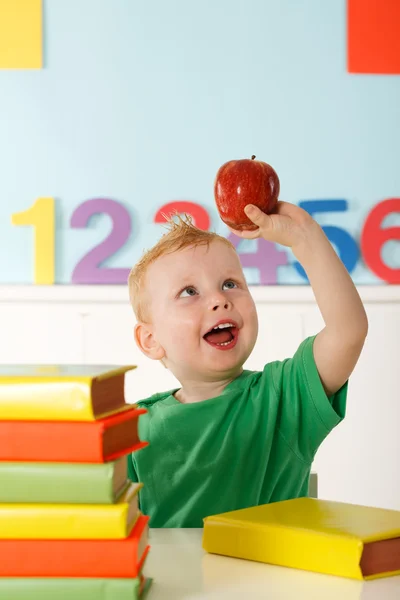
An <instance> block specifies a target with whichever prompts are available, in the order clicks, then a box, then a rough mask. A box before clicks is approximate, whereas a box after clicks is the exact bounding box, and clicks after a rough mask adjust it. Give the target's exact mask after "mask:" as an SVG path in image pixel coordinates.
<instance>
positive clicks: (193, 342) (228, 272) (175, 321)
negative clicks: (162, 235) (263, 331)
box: [136, 240, 258, 382]
mask: <svg viewBox="0 0 400 600" xmlns="http://www.w3.org/2000/svg"><path fill="white" fill-rule="evenodd" d="M145 287H146V290H145V297H146V299H147V302H148V308H149V321H150V323H149V324H147V325H145V326H143V328H144V329H143V330H142V331H141V332H137V334H136V337H137V340H138V342H139V345H140V346H141V347H142V350H144V351H145V353H146V354H147V355H148V356H150V357H151V358H156V359H160V358H162V359H163V362H164V363H165V366H167V367H168V368H169V369H170V370H171V371H172V373H173V374H174V375H175V376H176V377H177V379H178V380H179V381H181V382H182V381H184V380H185V379H186V380H198V381H213V380H218V379H219V378H223V377H234V376H236V375H237V374H238V373H239V372H240V370H241V368H242V365H243V363H244V362H245V361H246V360H247V358H248V357H249V355H250V353H251V351H252V350H253V347H254V344H255V342H256V339H257V333H258V320H257V312H256V308H255V305H254V301H253V299H252V297H251V295H250V292H249V290H248V287H247V284H246V281H245V278H244V275H243V271H242V267H241V264H240V261H239V257H238V255H237V253H236V252H235V251H234V250H233V249H232V248H230V247H229V246H227V245H226V244H224V243H223V242H220V241H218V240H215V241H213V242H212V243H210V245H209V246H207V245H200V246H195V247H189V248H185V249H184V250H180V251H178V252H174V253H172V254H167V255H165V256H162V257H160V258H159V259H157V260H156V261H155V262H154V263H152V264H151V265H150V266H149V268H148V271H147V273H146V286H145ZM215 327H217V329H215ZM146 328H147V334H146V333H145V330H146Z"/></svg>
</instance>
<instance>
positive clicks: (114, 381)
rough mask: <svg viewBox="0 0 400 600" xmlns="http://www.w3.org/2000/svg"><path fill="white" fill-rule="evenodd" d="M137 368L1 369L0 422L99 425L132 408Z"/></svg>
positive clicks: (7, 366)
mask: <svg viewBox="0 0 400 600" xmlns="http://www.w3.org/2000/svg"><path fill="white" fill-rule="evenodd" d="M134 368H135V367H134V366H107V365H0V420H2V421H95V420H97V419H101V418H104V417H106V416H109V415H111V414H114V413H116V412H120V411H122V410H128V409H129V408H131V406H130V405H129V404H127V403H126V402H125V373H126V372H127V371H129V370H131V369H134Z"/></svg>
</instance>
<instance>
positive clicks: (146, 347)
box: [134, 323, 165, 360]
mask: <svg viewBox="0 0 400 600" xmlns="http://www.w3.org/2000/svg"><path fill="white" fill-rule="evenodd" d="M134 335H135V341H136V344H137V345H138V347H139V348H140V350H141V351H142V352H143V354H145V355H146V356H147V357H148V358H152V359H153V360H161V359H163V358H164V356H165V351H164V348H163V347H162V346H161V345H160V344H159V343H158V342H157V340H156V338H155V336H154V332H153V327H152V325H150V324H149V323H137V324H136V325H135V330H134Z"/></svg>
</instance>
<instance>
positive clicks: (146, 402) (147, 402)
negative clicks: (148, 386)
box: [136, 390, 176, 408]
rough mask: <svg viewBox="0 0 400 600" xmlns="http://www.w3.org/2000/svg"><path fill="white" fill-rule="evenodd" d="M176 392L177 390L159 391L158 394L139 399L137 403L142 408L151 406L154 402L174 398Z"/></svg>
mask: <svg viewBox="0 0 400 600" xmlns="http://www.w3.org/2000/svg"><path fill="white" fill-rule="evenodd" d="M175 392H176V390H168V391H166V392H157V393H156V394H152V395H151V396H149V397H148V398H142V399H141V400H138V402H136V405H137V406H139V407H140V408H150V407H151V406H153V405H154V404H157V403H158V402H163V401H165V400H168V399H169V398H173V394H174V393H175Z"/></svg>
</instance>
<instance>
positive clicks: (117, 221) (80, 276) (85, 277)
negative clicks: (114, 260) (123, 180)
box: [71, 198, 132, 284]
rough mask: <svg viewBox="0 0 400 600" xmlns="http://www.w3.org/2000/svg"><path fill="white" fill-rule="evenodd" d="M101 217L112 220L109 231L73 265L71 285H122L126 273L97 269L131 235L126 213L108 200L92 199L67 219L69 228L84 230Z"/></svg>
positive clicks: (120, 206) (128, 218)
mask: <svg viewBox="0 0 400 600" xmlns="http://www.w3.org/2000/svg"><path fill="white" fill-rule="evenodd" d="M99 213H105V214H106V215H108V216H109V217H110V218H111V220H112V230H111V232H110V233H109V235H108V236H107V237H106V239H105V240H103V241H102V242H100V244H98V245H97V246H95V247H94V248H92V250H90V251H89V252H88V253H87V254H86V255H85V256H84V257H83V258H81V260H80V261H79V262H78V264H77V265H76V267H75V269H74V270H73V273H72V283H81V284H82V283H97V284H113V283H125V282H126V281H127V279H128V275H129V271H130V269H126V268H120V267H100V265H101V263H102V262H104V261H105V260H106V259H107V258H109V257H110V256H112V255H113V254H115V252H117V250H119V249H120V248H122V246H123V245H124V244H125V242H126V241H127V239H128V238H129V236H130V233H131V228H132V224H131V217H130V214H129V212H128V211H127V209H126V208H125V207H124V206H122V204H120V203H119V202H116V201H115V200H111V199H110V198H93V199H91V200H86V202H83V203H82V204H80V205H79V206H78V207H77V208H76V209H75V211H74V213H73V214H72V217H71V227H73V228H84V227H87V225H88V223H89V221H90V218H91V217H92V216H93V215H95V214H99Z"/></svg>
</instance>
